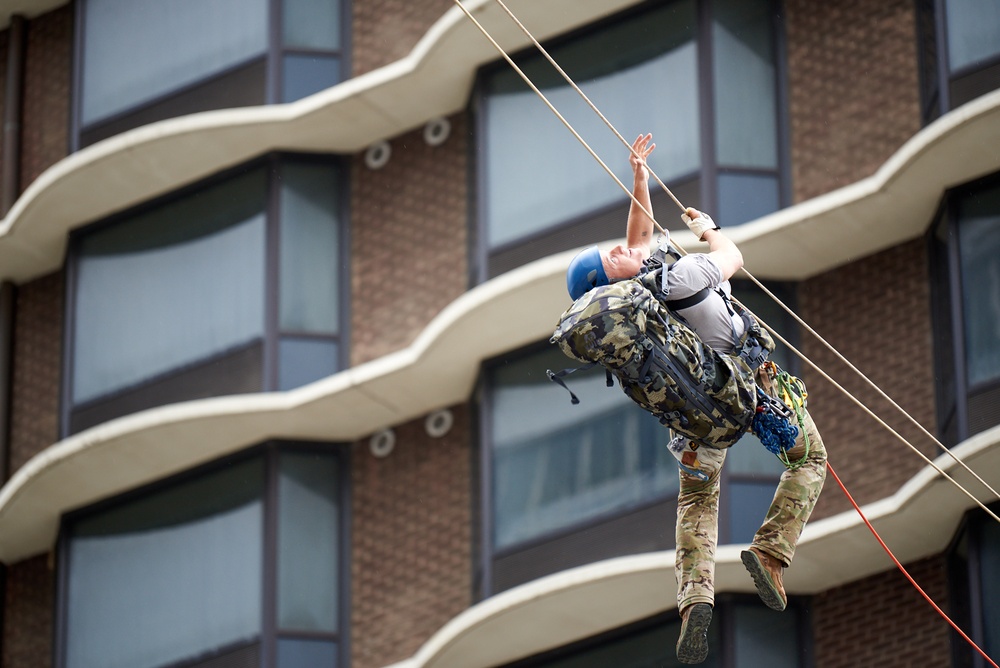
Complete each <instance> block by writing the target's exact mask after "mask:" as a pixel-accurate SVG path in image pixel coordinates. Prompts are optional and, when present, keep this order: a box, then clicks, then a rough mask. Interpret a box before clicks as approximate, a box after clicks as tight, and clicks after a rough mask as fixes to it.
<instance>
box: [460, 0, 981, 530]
mask: <svg viewBox="0 0 1000 668" xmlns="http://www.w3.org/2000/svg"><path fill="white" fill-rule="evenodd" d="M453 1H454V3H455V4H456V5H458V7H459V8H460V9H461V10H462V12H464V13H465V15H466V16H467V17H468V18H469V19H470V20H471V21H472V22H473V23H474V24H475V26H476V27H477V28H478V29H479V31H480V32H482V34H483V35H484V36H485V37H486V38H487V40H489V41H490V43H491V44H493V46H494V47H495V48H496V49H497V51H498V52H499V53H500V55H501V56H503V58H504V59H505V60H506V61H507V63H508V64H510V66H511V67H512V68H513V69H514V71H515V72H517V74H518V75H519V76H520V77H521V79H522V80H523V81H524V82H525V84H527V85H528V87H529V88H531V90H532V91H534V92H535V94H536V95H538V97H539V98H540V99H541V100H542V101H543V102H544V103H545V105H546V106H547V107H548V108H549V109H550V110H551V111H552V112H553V113H554V114H555V115H556V117H557V118H558V119H559V120H560V121H561V122H562V124H563V125H564V126H565V127H566V128H567V129H568V130H569V131H570V132H571V133H572V134H573V136H574V137H576V139H577V140H578V141H579V142H580V143H581V145H583V147H584V148H585V149H586V150H587V152H588V153H590V155H591V156H592V157H593V158H594V159H595V160H597V162H598V163H599V164H600V165H601V167H602V168H603V169H604V171H605V172H607V173H608V175H609V176H611V178H612V179H613V180H614V181H615V183H617V184H618V187H619V188H621V189H622V191H624V192H625V194H626V195H628V196H629V198H630V199H631V200H632V202H633V203H635V204H636V205H637V206H638V207H639V209H640V210H641V211H642V212H643V213H644V214H646V216H648V217H649V219H650V220H651V221H652V222H653V225H654V226H655V227H656V228H657V229H658V230H659V232H660V234H663V235H666V234H668V233H667V232H666V231H665V229H664V228H663V227H662V226H661V225H660V224H659V223H658V222H657V221H656V219H655V218H654V217H653V215H652V212H651V211H649V210H648V209H646V207H645V206H643V204H642V203H641V202H639V200H638V199H636V197H635V195H634V194H633V193H632V192H631V190H629V189H628V188H627V187H626V186H625V184H623V183H622V182H621V180H620V179H618V177H617V176H615V174H614V172H612V171H611V169H610V168H609V167H608V166H607V164H606V163H605V162H604V161H603V160H601V158H600V157H599V156H598V155H597V154H596V152H595V151H594V150H593V149H592V148H591V147H590V145H589V144H588V143H587V142H586V141H585V140H584V139H583V137H581V136H580V134H579V133H578V132H577V131H576V130H575V129H574V128H573V126H572V125H571V124H570V123H569V122H568V121H567V120H566V119H565V118H564V117H563V115H562V114H561V113H559V111H558V110H557V109H556V108H555V106H553V105H552V103H551V102H550V101H549V100H548V98H547V97H546V96H545V95H544V93H542V92H541V90H539V89H538V87H537V86H536V85H535V84H534V83H533V82H532V81H531V79H530V78H529V77H528V76H527V75H526V74H525V73H524V72H523V71H522V70H521V68H520V67H518V65H517V64H516V63H515V62H514V60H513V59H512V58H511V57H510V55H508V54H507V52H506V51H505V50H504V49H503V47H502V46H500V44H499V43H497V41H496V40H495V39H494V38H493V37H492V35H490V34H489V32H488V31H487V30H486V29H485V28H484V27H483V25H482V24H481V23H480V22H479V21H478V20H477V19H476V18H475V17H474V16H473V15H472V14H471V13H470V12H469V10H468V9H467V8H466V7H465V6H464V5H463V4H462V2H461V1H460V0H453ZM495 2H496V3H497V4H498V5H500V6H501V7H502V8H503V10H504V11H505V13H506V14H507V15H508V16H509V17H510V18H511V19H512V20H513V21H514V22H515V23H516V24H517V25H518V27H519V28H520V29H521V31H522V32H523V33H524V34H525V35H526V36H527V37H528V39H529V40H530V41H531V42H532V43H533V44H534V45H535V47H536V48H537V49H538V50H539V51H540V52H541V53H542V54H543V55H544V56H545V58H546V59H547V60H548V61H549V63H550V64H552V65H553V67H554V68H556V70H557V71H558V72H559V73H560V75H561V76H562V77H563V78H564V79H565V80H566V82H567V83H568V84H569V85H570V86H571V87H572V88H573V89H574V90H575V91H576V92H577V93H578V94H579V95H580V96H581V98H582V99H583V100H584V101H585V102H586V103H587V105H588V106H589V107H590V108H591V109H592V110H593V111H594V112H595V113H596V114H597V115H598V116H599V117H600V118H601V119H602V120H603V121H604V123H605V125H606V126H607V127H608V128H609V129H610V130H611V131H612V132H613V133H614V134H615V136H616V137H617V138H618V140H619V141H620V142H622V144H623V145H624V146H626V147H627V148H628V150H629V151H630V152H631V153H633V154H635V155H638V154H636V153H635V151H634V150H633V149H632V146H631V145H630V144H629V143H628V141H627V140H626V139H625V138H624V137H623V136H622V135H621V133H620V132H618V130H617V129H615V127H614V125H613V124H612V123H611V122H610V121H609V120H608V119H607V118H606V117H605V116H604V114H602V113H601V111H600V110H599V109H598V108H597V106H596V105H595V104H594V103H593V102H592V101H591V100H590V98H588V97H587V95H586V94H585V93H584V92H583V91H582V90H581V89H580V87H579V86H578V85H577V84H576V83H575V82H574V81H573V80H572V79H571V78H570V77H569V75H568V74H566V72H565V71H564V70H563V69H562V67H560V66H559V64H558V63H557V62H556V61H555V59H554V58H552V56H551V55H550V54H549V53H548V51H546V50H545V48H544V47H542V45H541V44H540V43H539V42H538V40H537V39H536V38H535V37H534V36H533V35H532V34H531V32H530V31H529V30H528V29H527V28H526V27H525V26H524V24H522V23H521V22H520V20H518V19H517V17H516V16H515V15H514V14H513V12H511V11H510V9H509V8H508V7H507V6H506V5H505V4H504V3H503V1H502V0H495ZM647 168H648V165H647ZM649 172H650V174H651V175H652V176H653V177H654V179H655V180H656V182H657V183H658V184H659V185H660V186H661V188H663V190H664V191H665V192H666V193H667V194H668V195H669V196H670V197H671V199H673V201H674V202H675V203H676V204H677V205H678V207H679V208H680V209H681V210H682V211H686V208H685V207H684V205H683V204H681V202H680V201H679V200H678V199H677V198H676V197H675V196H674V195H673V193H672V192H670V189H669V188H667V186H666V185H665V184H664V183H663V182H662V181H661V180H660V178H659V177H658V176H656V174H655V173H654V172H653V170H652V169H649ZM674 245H675V246H676V247H677V248H678V250H679V251H680V252H681V253H683V254H685V255H686V254H687V251H685V250H684V248H682V247H681V246H680V245H679V244H676V243H675V244H674ZM743 272H744V273H745V274H746V275H747V276H748V277H749V278H750V280H751V281H752V282H753V283H754V284H756V285H757V286H758V287H760V288H761V290H763V292H764V293H765V294H766V295H767V296H769V297H770V298H771V299H772V300H774V301H775V302H777V303H778V305H779V306H781V307H782V308H783V309H784V310H785V311H787V312H788V313H789V314H790V315H791V316H792V317H793V318H794V319H795V320H796V322H798V323H799V324H800V325H802V326H803V327H804V328H805V329H806V331H808V332H809V333H810V334H812V335H813V336H814V337H815V338H816V339H817V340H819V341H820V342H821V343H822V344H823V345H824V346H825V347H827V348H828V349H830V350H831V351H832V352H833V353H834V354H835V355H836V356H837V357H838V358H839V359H841V360H843V361H844V362H845V363H846V364H847V365H848V367H849V368H850V369H851V370H853V371H854V372H855V373H857V374H858V375H859V376H861V377H862V378H863V379H864V380H865V381H866V382H867V383H868V384H869V385H870V386H871V387H873V388H874V389H875V390H876V391H877V392H878V393H879V394H880V395H881V396H882V397H884V398H885V399H886V400H887V401H889V402H890V404H891V405H892V406H893V407H895V408H896V409H897V410H899V411H900V412H901V413H902V414H903V415H905V416H906V417H907V418H908V419H909V420H910V421H911V422H913V423H914V424H915V425H917V427H918V428H919V429H920V430H921V431H922V432H923V433H924V434H926V435H927V436H928V437H929V438H931V439H932V440H933V441H934V442H935V443H936V444H937V446H938V447H939V448H940V449H941V450H943V451H944V452H945V453H946V454H948V456H949V457H951V458H952V459H953V460H954V461H955V462H956V463H958V464H959V465H960V466H961V467H962V468H964V469H965V470H966V471H967V472H968V473H969V474H970V475H972V476H973V477H974V478H975V479H976V480H977V481H979V482H980V483H981V484H982V485H983V486H984V487H985V488H986V489H988V490H989V491H990V492H991V493H992V494H993V495H994V496H995V497H996V498H998V499H1000V493H998V492H997V491H996V490H995V489H993V487H992V486H990V485H989V484H988V483H987V482H986V481H985V480H983V479H982V477H980V476H979V475H978V474H977V473H975V472H974V471H973V470H972V469H971V468H970V467H969V466H968V465H967V464H966V463H965V462H963V461H962V460H961V459H959V458H958V457H957V456H956V455H955V454H954V453H953V452H951V450H949V449H948V448H947V447H946V446H944V444H942V443H941V442H940V441H939V440H938V439H937V438H935V437H934V436H933V435H931V434H930V432H928V431H927V430H926V429H925V428H924V427H923V425H921V424H920V423H919V422H918V421H917V420H916V419H915V418H914V417H912V416H911V415H910V414H909V413H907V412H906V411H905V410H904V409H903V408H902V407H901V406H899V404H897V403H896V402H895V401H893V400H892V399H891V398H890V397H889V396H888V395H887V394H886V393H885V392H884V391H882V389H881V388H879V387H878V385H876V384H875V383H874V382H873V381H872V380H871V379H870V378H868V377H867V376H866V375H865V374H864V373H863V372H861V370H860V369H858V368H857V367H855V366H854V365H853V364H851V363H850V362H849V361H848V360H847V359H846V358H845V357H844V356H843V355H841V354H840V352H839V351H837V350H836V349H835V348H834V347H833V345H832V344H830V343H829V342H828V341H826V339H824V338H823V337H822V336H821V335H820V334H819V333H818V332H816V331H815V330H814V329H812V328H811V327H809V325H807V324H806V323H805V322H804V321H803V320H802V319H801V317H799V316H798V315H797V314H796V313H795V312H794V311H792V310H791V309H790V308H789V307H788V306H787V305H785V304H784V302H782V301H781V300H780V299H779V298H778V297H777V296H776V295H775V294H774V293H773V292H771V291H770V290H768V289H767V288H766V287H765V286H764V285H763V284H762V283H761V282H760V281H759V280H757V278H756V277H754V276H753V275H752V274H751V273H750V272H749V270H747V269H746V268H745V267H744V268H743ZM755 317H756V316H755ZM758 321H759V322H760V323H761V325H762V326H764V327H765V328H767V330H768V331H770V332H771V333H773V334H775V335H776V336H778V338H779V339H780V340H781V341H782V342H783V343H785V345H786V346H788V347H789V349H791V350H792V351H793V352H795V354H796V355H798V356H799V357H800V358H802V359H803V360H804V361H805V362H806V363H808V364H809V365H810V366H812V367H813V368H814V369H816V370H817V371H819V372H820V374H821V375H822V376H823V377H824V378H825V379H826V380H827V381H829V382H830V383H831V384H832V385H833V386H834V387H835V388H837V389H838V390H840V391H841V392H842V393H843V394H845V395H846V396H848V397H849V398H850V399H851V400H852V401H854V403H855V404H857V405H858V406H859V407H861V408H862V409H863V410H864V411H865V412H866V413H868V414H869V415H870V416H872V417H873V418H874V419H875V420H876V422H878V423H879V424H881V425H882V426H884V427H885V428H886V429H888V430H889V431H890V432H891V433H892V434H894V435H895V436H896V437H897V438H899V439H900V441H901V442H902V443H903V444H904V445H906V446H907V447H909V448H910V449H911V450H913V452H915V453H916V454H917V455H918V456H919V457H921V458H922V459H923V460H924V461H925V462H926V463H928V464H929V465H930V466H931V467H932V468H933V469H934V470H935V471H937V472H938V473H939V474H940V475H942V476H943V477H944V478H946V479H947V480H948V481H950V482H951V483H952V484H953V485H955V486H956V487H957V488H958V489H959V490H961V491H962V492H963V493H964V494H965V495H966V496H967V497H969V498H970V499H971V500H972V501H973V502H974V503H975V504H976V505H978V506H979V507H980V508H982V509H983V510H984V511H985V512H986V513H987V514H989V515H990V516H991V517H992V518H993V519H994V520H996V521H997V522H998V523H1000V517H998V516H997V515H996V514H995V513H994V512H992V511H991V510H990V509H989V508H987V507H986V505H985V504H984V503H983V502H982V501H980V500H979V499H977V498H976V497H975V496H974V495H972V494H971V493H970V492H969V491H968V490H966V489H965V488H964V487H963V486H962V485H960V484H959V483H958V482H957V481H955V480H954V479H953V478H952V477H951V476H949V475H947V474H946V473H945V472H944V471H943V470H942V469H941V468H940V467H939V466H938V465H937V464H935V463H934V462H933V461H931V460H930V459H929V458H928V457H926V456H925V455H924V454H923V453H922V452H920V450H919V449H917V448H916V447H915V446H914V445H913V444H912V443H910V442H909V441H908V440H907V439H906V438H905V437H903V436H902V435H901V434H899V433H898V432H897V431H896V430H894V429H893V428H892V427H890V426H889V425H888V424H887V423H886V422H885V421H884V420H882V419H881V418H880V417H878V416H877V415H876V414H875V413H874V411H872V410H871V409H870V408H869V407H868V406H867V405H865V404H864V403H863V402H861V401H859V400H858V399H857V398H855V397H854V396H853V395H851V394H850V393H849V392H848V391H847V389H846V388H844V387H843V386H842V385H841V384H840V383H838V382H837V381H835V380H834V379H833V378H831V377H830V376H829V375H828V374H826V373H825V372H823V371H822V370H821V369H819V367H818V366H817V365H815V364H814V363H813V362H812V361H811V360H809V359H808V358H807V357H806V356H805V355H804V354H803V353H802V352H801V351H799V350H798V349H796V348H795V347H794V346H791V345H790V344H789V343H788V342H787V341H785V340H784V339H783V338H781V337H780V335H778V334H777V332H775V331H774V330H773V329H772V328H771V327H770V326H768V325H767V323H765V322H763V321H762V320H760V319H759V318H758Z"/></svg>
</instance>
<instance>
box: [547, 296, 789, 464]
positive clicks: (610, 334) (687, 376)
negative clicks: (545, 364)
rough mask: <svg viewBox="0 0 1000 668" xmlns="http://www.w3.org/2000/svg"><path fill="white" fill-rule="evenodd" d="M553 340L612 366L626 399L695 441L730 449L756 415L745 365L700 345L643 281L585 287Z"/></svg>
mask: <svg viewBox="0 0 1000 668" xmlns="http://www.w3.org/2000/svg"><path fill="white" fill-rule="evenodd" d="M550 341H551V342H552V343H555V344H558V345H559V347H560V349H562V351H563V352H564V353H565V354H566V355H568V356H569V357H571V358H573V359H576V360H579V361H581V362H596V363H598V364H601V365H602V366H604V367H605V368H606V369H608V370H610V371H611V372H612V373H613V374H614V375H615V377H616V378H618V381H619V383H620V384H621V386H622V389H623V390H624V391H625V394H627V395H628V396H629V398H631V399H632V400H633V401H635V402H636V403H637V404H639V405H640V406H642V407H643V408H644V409H646V410H647V411H649V412H650V413H652V414H653V415H655V416H657V417H658V418H660V419H661V421H662V422H663V423H664V424H666V425H667V426H669V427H670V428H671V429H673V430H675V431H677V432H679V433H681V434H683V435H685V436H687V437H688V438H691V439H693V440H695V441H697V442H699V443H702V444H705V445H708V446H711V447H729V446H730V445H732V444H733V443H735V442H736V441H737V440H738V439H739V437H740V436H741V435H742V434H743V433H744V432H745V431H746V429H747V427H748V425H749V424H750V420H751V419H752V417H753V411H754V409H755V408H756V405H757V404H756V401H757V396H756V389H755V386H754V380H753V374H752V372H751V370H750V368H749V367H748V366H747V365H746V363H745V362H744V361H743V360H741V359H739V358H738V357H733V356H730V355H722V354H719V353H718V352H716V351H715V350H713V349H712V348H710V347H709V346H706V345H705V344H704V343H702V341H701V339H700V338H699V337H698V335H697V334H695V333H694V332H693V331H692V330H691V328H689V327H688V326H687V325H686V324H684V322H683V321H681V320H679V319H678V318H676V317H675V316H674V315H673V314H672V313H671V312H670V311H669V310H668V309H667V308H666V307H665V306H663V304H662V303H661V302H660V301H659V300H657V299H656V297H655V296H654V295H653V293H652V292H650V290H649V289H647V287H646V286H645V285H643V282H642V280H641V279H632V280H627V281H619V282H616V283H612V284H610V285H605V286H600V287H597V288H595V289H593V290H590V291H589V292H588V293H587V294H585V295H583V296H582V297H580V298H579V299H578V300H576V301H575V302H574V303H573V304H572V305H571V306H570V308H569V309H567V311H566V312H565V313H563V315H562V316H561V318H560V322H559V326H558V327H557V329H556V331H555V333H554V334H553V335H552V338H551V339H550ZM768 341H770V339H769V338H768ZM771 347H772V348H773V342H771ZM706 397H707V399H706Z"/></svg>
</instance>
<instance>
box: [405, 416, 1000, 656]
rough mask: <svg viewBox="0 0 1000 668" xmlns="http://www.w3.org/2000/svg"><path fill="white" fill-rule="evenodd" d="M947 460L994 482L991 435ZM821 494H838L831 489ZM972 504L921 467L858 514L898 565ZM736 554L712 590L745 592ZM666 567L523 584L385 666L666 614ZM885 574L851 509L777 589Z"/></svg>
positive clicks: (585, 569)
mask: <svg viewBox="0 0 1000 668" xmlns="http://www.w3.org/2000/svg"><path fill="white" fill-rule="evenodd" d="M954 452H955V454H956V455H958V456H959V457H961V458H962V460H963V461H964V462H966V464H967V465H968V466H969V467H970V468H973V469H974V470H976V471H977V472H978V473H979V474H980V475H982V476H983V478H984V479H985V480H987V482H990V484H993V485H994V486H995V483H996V482H997V481H998V480H1000V427H997V428H994V429H992V430H991V431H989V432H985V433H982V434H979V435H977V436H976V437H974V438H972V439H970V440H969V441H966V442H965V443H963V444H962V445H961V446H959V447H957V448H955V449H954ZM936 463H937V464H938V466H940V467H941V468H942V469H944V470H945V471H948V472H949V474H953V477H956V478H957V479H959V480H960V481H961V482H962V484H963V485H964V486H966V488H967V489H970V491H971V490H973V489H974V487H973V485H972V483H969V482H968V481H967V480H966V479H965V478H966V477H967V474H964V472H963V474H962V475H960V474H957V473H954V471H955V469H956V468H958V465H957V464H955V462H954V461H953V460H952V459H951V458H950V457H948V456H947V455H943V456H942V457H940V458H938V460H937V462H936ZM834 465H836V463H835V462H834ZM984 472H985V473H986V475H983V474H984ZM831 485H832V487H831ZM824 493H825V494H840V493H841V492H840V490H839V489H837V488H836V485H835V484H834V483H833V482H832V481H831V482H830V483H829V484H828V485H827V489H826V491H825V492H824ZM982 500H986V499H985V498H983V499H982ZM974 505H975V504H973V503H972V502H971V501H970V500H969V499H968V498H967V497H966V496H965V495H963V494H962V493H961V492H959V491H958V490H956V489H955V487H954V486H952V485H951V484H950V483H948V482H947V481H945V480H944V479H943V478H941V477H940V476H939V475H938V474H937V473H936V472H935V471H934V470H933V469H932V468H931V467H929V466H928V467H926V468H925V469H923V470H922V471H921V472H920V473H919V474H918V475H916V476H914V478H913V479H912V480H910V481H909V482H908V483H907V484H906V485H905V486H904V487H903V488H901V489H900V490H899V491H898V492H897V493H896V494H894V495H893V496H891V497H889V498H886V499H883V500H882V501H879V502H877V503H874V504H870V505H868V506H865V508H863V510H864V512H865V515H866V516H867V517H868V518H869V520H871V521H872V524H873V525H874V526H875V528H876V530H877V531H878V532H879V534H880V535H881V536H882V538H883V539H884V540H885V541H886V543H887V544H888V545H889V546H890V548H891V549H892V550H893V552H894V554H895V555H896V556H897V558H899V560H900V561H901V562H902V563H904V564H906V563H910V562H912V561H915V560H918V559H922V558H924V557H928V556H931V555H934V554H938V553H940V552H941V551H942V550H944V549H945V547H946V546H947V544H948V542H949V541H950V540H951V538H952V536H953V535H954V533H955V530H956V529H957V527H958V524H959V522H960V521H961V518H962V515H963V513H964V512H965V511H966V510H967V509H968V508H970V507H974ZM915 527H919V530H915ZM741 549H744V546H740V545H727V546H724V547H722V548H720V549H719V551H718V555H717V557H718V558H717V567H716V590H717V591H718V592H720V593H722V592H745V593H754V589H753V584H752V582H751V580H750V577H749V576H748V575H747V573H746V571H745V570H744V568H743V564H742V563H741V562H740V559H739V553H740V550H741ZM673 565H674V552H673V551H669V552H655V553H648V554H640V555H635V556H629V557H620V558H617V559H610V560H607V561H602V562H598V563H594V564H589V565H587V566H582V567H580V568H576V569H573V570H569V571H565V572H562V573H557V574H555V575H552V576H549V577H545V578H541V579H539V580H536V581H534V582H530V583H527V584H524V585H522V586H520V587H516V588H514V589H511V590H509V591H506V592H503V593H501V594H498V595H496V596H493V597H492V598H489V599H487V600H485V601H483V602H481V603H479V604H477V605H475V606H473V607H471V608H469V609H467V610H465V611H464V612H463V613H461V614H460V615H458V616H457V617H455V618H454V619H452V620H451V621H450V622H449V623H448V624H446V625H445V626H444V627H442V628H441V629H440V630H439V631H438V632H437V633H436V634H434V636H432V637H431V638H430V639H429V640H428V641H427V642H426V643H424V645H423V646H422V647H421V648H420V650H418V651H417V653H416V654H414V655H413V656H412V657H411V658H409V659H407V660H405V661H402V662H399V663H396V664H393V666H391V667H390V668H487V667H488V666H496V665H501V664H505V663H508V662H510V661H515V660H518V659H522V658H525V657H529V656H532V655H535V654H538V653H540V652H544V651H546V650H550V649H554V648H556V647H560V646H563V645H566V644H568V643H571V642H574V641H577V640H582V639H584V638H587V637H590V636H592V635H594V634H597V633H601V632H603V631H608V630H611V629H614V628H618V627H620V626H623V625H626V624H629V623H630V622H633V621H637V620H640V619H643V618H645V617H649V616H651V615H654V614H656V613H659V612H663V611H665V610H671V609H673V608H674V607H675V606H676V603H675V601H676V596H677V588H676V583H675V581H674V573H673ZM886 570H891V571H892V572H891V573H889V574H887V575H886V577H897V575H896V571H895V569H894V567H893V564H892V562H891V561H890V560H889V558H888V556H887V555H886V554H885V552H884V551H883V550H882V548H881V546H879V545H878V543H877V542H876V541H875V540H874V538H873V537H872V535H871V533H870V532H869V530H868V528H867V527H866V526H865V525H864V524H863V522H862V521H861V518H860V517H859V516H858V515H857V513H856V512H854V511H853V510H852V511H850V512H849V513H842V514H840V515H836V516H834V517H830V518H828V519H824V520H820V521H817V522H813V523H811V524H810V525H808V527H807V529H806V532H805V533H804V534H803V536H802V540H801V542H800V544H799V547H798V550H797V552H796V557H795V563H794V564H793V566H792V568H790V569H788V570H787V571H786V572H785V587H786V589H787V591H788V592H789V593H791V594H799V595H803V594H812V593H817V592H822V591H825V590H828V589H831V588H833V587H837V586H839V585H842V584H845V583H847V582H852V581H855V580H859V579H861V578H864V577H866V576H869V575H872V574H875V573H881V572H883V571H886ZM898 577H900V578H902V577H903V576H902V575H901V574H900V575H898Z"/></svg>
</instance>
